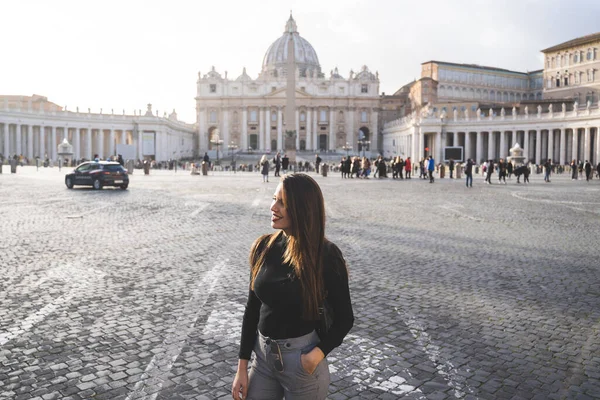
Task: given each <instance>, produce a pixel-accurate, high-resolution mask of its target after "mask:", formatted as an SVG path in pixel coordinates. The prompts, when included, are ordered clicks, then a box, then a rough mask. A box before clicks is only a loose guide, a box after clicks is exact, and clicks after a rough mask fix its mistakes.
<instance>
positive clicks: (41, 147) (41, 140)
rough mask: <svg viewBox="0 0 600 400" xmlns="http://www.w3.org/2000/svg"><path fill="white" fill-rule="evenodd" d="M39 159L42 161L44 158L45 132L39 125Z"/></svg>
mask: <svg viewBox="0 0 600 400" xmlns="http://www.w3.org/2000/svg"><path fill="white" fill-rule="evenodd" d="M39 156H40V159H41V160H42V161H44V160H45V159H46V132H45V127H44V126H43V125H40V154H39Z"/></svg>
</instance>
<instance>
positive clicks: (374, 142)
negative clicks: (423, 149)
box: [369, 108, 442, 161]
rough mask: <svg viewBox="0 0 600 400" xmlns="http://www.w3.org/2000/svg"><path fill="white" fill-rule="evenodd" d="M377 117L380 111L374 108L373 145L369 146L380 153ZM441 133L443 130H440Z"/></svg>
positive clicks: (372, 115) (372, 121)
mask: <svg viewBox="0 0 600 400" xmlns="http://www.w3.org/2000/svg"><path fill="white" fill-rule="evenodd" d="M377 118H379V113H378V112H377V109H375V108H374V109H373V112H371V132H372V133H371V147H370V148H369V150H371V149H375V152H377V153H379V143H377V141H378V138H379V131H378V130H377V126H378V122H379V121H378V120H377ZM440 134H441V132H440ZM441 151H442V149H441V146H440V154H441ZM439 160H440V161H441V157H439Z"/></svg>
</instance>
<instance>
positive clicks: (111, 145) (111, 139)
mask: <svg viewBox="0 0 600 400" xmlns="http://www.w3.org/2000/svg"><path fill="white" fill-rule="evenodd" d="M114 155H115V130H114V129H113V128H110V133H109V136H108V156H109V157H112V156H114Z"/></svg>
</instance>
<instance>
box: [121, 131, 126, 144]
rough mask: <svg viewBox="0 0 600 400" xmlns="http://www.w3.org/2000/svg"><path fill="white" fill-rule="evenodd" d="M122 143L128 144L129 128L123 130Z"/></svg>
mask: <svg viewBox="0 0 600 400" xmlns="http://www.w3.org/2000/svg"><path fill="white" fill-rule="evenodd" d="M121 144H127V130H126V129H123V130H122V131H121Z"/></svg>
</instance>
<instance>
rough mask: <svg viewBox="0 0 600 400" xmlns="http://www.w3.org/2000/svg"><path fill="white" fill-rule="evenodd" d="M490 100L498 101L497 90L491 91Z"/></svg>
mask: <svg viewBox="0 0 600 400" xmlns="http://www.w3.org/2000/svg"><path fill="white" fill-rule="evenodd" d="M490 100H491V101H496V92H494V91H493V90H491V91H490Z"/></svg>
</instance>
